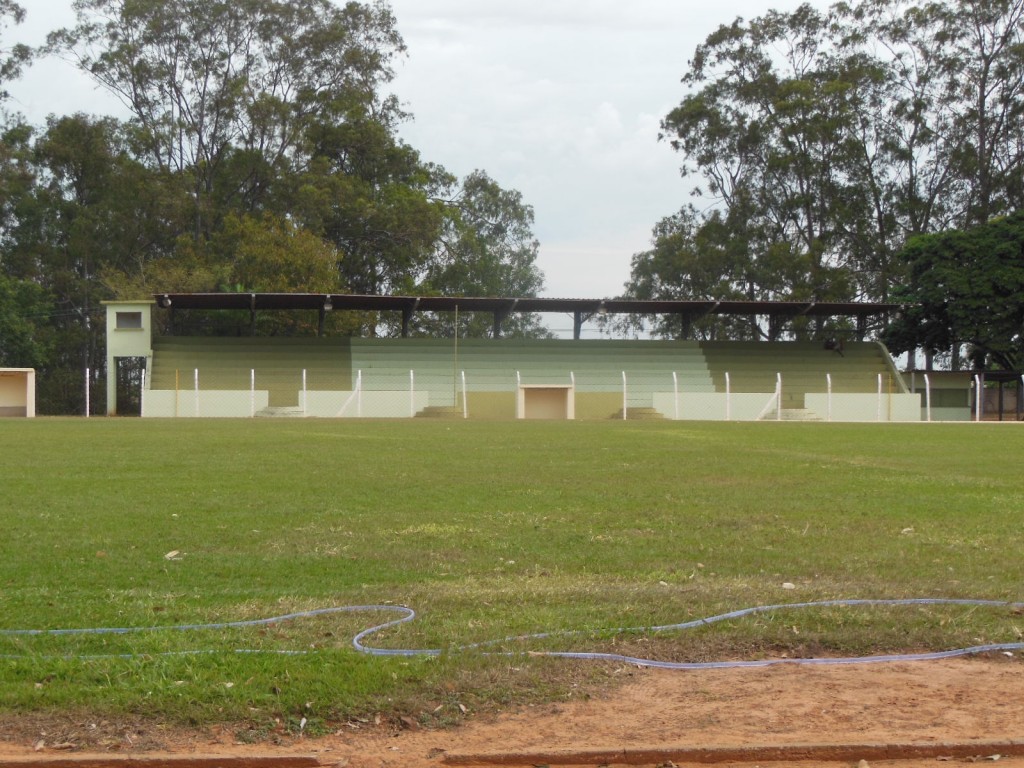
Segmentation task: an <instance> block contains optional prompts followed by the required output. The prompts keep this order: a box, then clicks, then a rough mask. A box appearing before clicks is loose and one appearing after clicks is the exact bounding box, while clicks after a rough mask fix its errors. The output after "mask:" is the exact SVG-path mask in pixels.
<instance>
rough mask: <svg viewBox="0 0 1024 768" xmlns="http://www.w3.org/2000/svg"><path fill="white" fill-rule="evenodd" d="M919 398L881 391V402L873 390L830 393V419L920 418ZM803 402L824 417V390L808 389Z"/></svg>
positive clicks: (891, 419)
mask: <svg viewBox="0 0 1024 768" xmlns="http://www.w3.org/2000/svg"><path fill="white" fill-rule="evenodd" d="M921 400H922V396H921V395H920V394H906V395H904V394H900V395H889V394H883V395H882V398H881V403H879V398H878V395H877V394H865V393H843V394H833V395H832V421H920V420H921ZM804 403H805V404H806V406H807V407H808V408H810V409H811V410H813V411H814V412H815V413H817V414H818V415H819V416H821V418H823V419H824V418H827V416H828V412H829V408H828V395H827V394H825V393H823V392H822V393H818V392H808V393H807V396H806V398H805V400H804ZM879 406H881V407H879ZM879 410H881V418H879Z"/></svg>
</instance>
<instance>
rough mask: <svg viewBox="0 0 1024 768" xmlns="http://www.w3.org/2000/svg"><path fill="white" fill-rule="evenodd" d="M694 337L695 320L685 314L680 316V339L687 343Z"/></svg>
mask: <svg viewBox="0 0 1024 768" xmlns="http://www.w3.org/2000/svg"><path fill="white" fill-rule="evenodd" d="M692 335H693V319H692V318H691V317H690V315H688V314H686V313H685V312H682V313H680V315H679V339H680V340H681V341H685V340H686V339H689V338H690V337H691V336H692Z"/></svg>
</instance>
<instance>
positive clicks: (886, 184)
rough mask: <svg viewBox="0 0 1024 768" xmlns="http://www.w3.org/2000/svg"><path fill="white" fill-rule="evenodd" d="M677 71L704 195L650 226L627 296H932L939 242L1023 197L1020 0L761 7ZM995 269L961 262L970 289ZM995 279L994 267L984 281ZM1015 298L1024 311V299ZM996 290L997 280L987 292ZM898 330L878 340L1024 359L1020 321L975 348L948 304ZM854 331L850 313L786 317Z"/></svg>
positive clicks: (736, 331) (721, 31)
mask: <svg viewBox="0 0 1024 768" xmlns="http://www.w3.org/2000/svg"><path fill="white" fill-rule="evenodd" d="M682 82H683V84H684V85H685V86H686V88H687V94H686V96H685V98H683V100H682V101H681V103H680V104H679V105H678V106H677V107H675V108H674V109H673V110H672V111H671V112H670V113H669V114H668V115H667V116H666V117H665V118H664V120H663V121H662V134H663V138H664V139H665V140H667V141H669V142H671V145H672V146H673V147H674V148H675V149H676V150H678V151H679V152H680V153H681V154H682V156H683V165H682V168H681V172H682V175H683V178H684V179H686V180H688V181H690V182H691V183H692V184H693V186H694V199H693V201H692V202H691V203H689V204H687V205H685V206H683V207H682V208H681V209H680V210H679V211H678V212H676V213H674V214H673V215H671V216H668V217H666V218H665V219H663V220H662V221H660V222H658V223H657V225H656V226H655V227H654V230H653V233H652V247H651V248H650V249H649V250H646V251H644V252H641V253H638V254H636V255H635V256H634V257H633V260H632V267H631V274H630V278H629V281H628V283H627V285H626V294H627V295H628V296H631V297H634V298H642V299H656V298H716V299H750V300H798V301H808V300H818V301H878V302H906V303H908V304H917V303H921V304H922V305H927V306H932V307H935V306H936V304H935V301H936V292H938V293H939V294H942V291H943V290H944V289H943V287H942V286H933V287H931V288H930V289H929V288H928V287H927V286H925V285H924V283H925V281H927V280H928V279H929V277H934V276H935V273H932V272H931V271H930V268H929V265H930V264H931V263H932V262H931V261H929V260H928V258H926V256H928V255H929V254H930V255H931V256H932V257H935V258H940V256H939V253H940V252H942V253H947V254H948V251H947V250H944V249H942V248H939V249H938V250H936V244H935V243H928V242H927V239H928V238H929V237H936V236H939V235H938V233H945V232H947V231H964V232H974V231H975V230H979V228H984V227H987V226H989V222H991V221H992V220H993V219H998V218H999V217H1006V216H1010V215H1011V214H1013V213H1014V212H1016V211H1019V210H1021V204H1022V199H1024V119H1022V118H1024V0H920V1H919V2H910V1H909V0H861V1H860V2H840V3H837V4H835V5H833V6H831V7H830V8H829V9H827V10H819V9H816V8H814V7H812V6H810V5H801V6H800V7H798V8H797V9H796V10H794V11H791V12H778V11H769V12H767V13H766V14H764V15H763V16H760V17H758V18H755V19H753V20H751V21H744V20H742V19H737V20H736V21H734V22H733V23H731V24H727V25H723V26H721V27H719V28H718V29H717V30H716V31H715V32H713V33H712V34H711V35H710V36H709V37H708V38H707V39H706V40H705V41H704V42H703V43H702V44H701V45H700V46H699V47H698V48H697V50H696V52H695V53H694V55H693V58H692V59H691V61H690V62H689V67H688V70H687V71H686V74H685V76H684V77H683V79H682ZM1014 222H1016V223H1015V224H1014ZM1020 227H1021V225H1020V220H1019V219H1016V220H1011V221H1010V222H1009V223H1008V224H1006V225H1003V229H1006V228H1009V229H1015V230H1016V232H1017V235H1016V237H1017V240H1016V242H1017V245H1016V250H1014V248H1013V247H1010V246H1008V245H1007V246H1006V247H1004V248H1003V249H1002V251H1001V253H1002V254H1003V256H1004V258H1009V259H1011V265H1010V266H1013V262H1012V260H1016V267H1015V268H1016V269H1019V268H1020V264H1019V262H1020V260H1021V259H1022V257H1024V252H1022V250H1021V246H1020V243H1021V240H1022V239H1024V238H1022V235H1021V229H1020ZM1004 234H1005V233H1004ZM970 237H979V238H981V239H984V238H985V235H984V234H983V233H980V231H979V232H977V233H975V234H972V235H970ZM921 238H924V241H921V240H920V239H921ZM1002 242H1003V243H1004V245H1005V243H1006V240H1005V237H1004V238H1003V240H1002ZM947 245H948V243H947ZM946 261H947V265H949V259H948V258H947V259H946ZM951 266H953V267H955V266H956V260H955V258H954V260H953V262H952V264H951ZM1006 266H1007V265H1006V263H1005V262H999V263H998V264H988V267H991V268H992V269H1000V268H1001V269H1004V271H1005V268H1006ZM985 268H986V264H985V262H983V261H982V260H980V259H974V260H972V261H970V262H969V263H968V262H967V261H964V260H963V259H961V260H960V263H959V269H960V270H961V272H960V274H961V277H962V278H963V279H962V280H961V281H960V283H961V285H960V286H959V287H960V288H963V283H964V282H965V281H967V280H969V279H971V278H970V277H969V276H968V274H967V270H971V271H972V272H973V271H974V270H978V269H985ZM1010 271H1011V272H1012V271H1013V269H1011V270H1010ZM954 272H956V269H954ZM1004 277H1005V275H1004ZM1001 279H1002V278H1000V276H999V275H998V274H997V273H994V272H992V271H991V270H990V271H989V272H987V273H986V275H985V277H984V278H982V282H984V281H988V282H990V283H992V282H995V283H999V282H1000V280H1001ZM1007 285H1009V283H1007ZM928 290H931V295H930V297H929V296H928V295H926V293H927V291H928ZM1009 296H1010V297H1011V298H1010V299H1009V300H1011V301H1014V302H1016V303H1015V305H1014V308H1015V310H1016V312H1017V314H1020V306H1021V304H1024V300H1022V298H1021V294H1020V293H1019V292H1010V293H1009ZM986 298H994V294H992V293H991V291H990V292H989V293H988V295H987V296H978V297H976V300H975V305H976V306H985V299H986ZM1007 300H1008V299H1006V298H1005V297H1004V298H1003V302H1004V303H1005V302H1006V301H1007ZM925 319H927V320H928V323H927V327H926V324H924V323H923V321H924V320H925ZM673 322H678V321H674V320H671V319H666V320H661V321H656V324H655V326H654V330H655V332H656V333H660V334H662V335H673V334H675V333H678V331H679V329H678V328H677V327H674V326H673V325H672V323H673ZM974 322H975V324H977V323H982V324H983V323H984V319H983V318H977V319H976V320H975V321H974ZM896 325H898V328H894V329H893V330H892V331H891V332H890V333H889V334H888V336H887V337H886V338H887V340H888V341H889V342H890V344H891V345H892V348H893V351H895V352H901V351H907V350H910V349H914V348H915V347H916V346H922V347H925V348H926V349H928V350H929V351H931V352H933V353H941V352H946V353H949V351H950V349H951V347H953V346H955V345H956V344H957V343H959V342H965V343H970V344H972V345H973V349H974V351H973V352H972V354H973V355H974V356H975V358H976V360H975V362H976V363H977V364H982V365H984V364H986V361H987V362H988V364H997V365H1018V366H1019V365H1020V363H1021V362H1022V360H1024V357H1022V356H1021V352H1022V351H1024V346H1022V343H1021V341H1020V340H1019V335H1020V332H1021V331H1022V330H1024V329H1022V328H1021V327H1020V326H1019V325H1018V327H1017V331H1016V332H1017V334H1018V340H1017V341H1015V342H1013V343H1012V344H1007V343H1003V342H1009V341H1010V339H1009V338H1005V339H1004V340H1003V342H1000V344H1002V346H1003V347H1006V349H1000V350H997V351H998V352H1000V354H1002V357H1000V358H999V359H994V358H993V357H992V356H991V354H989V353H990V352H991V351H992V348H991V347H990V346H985V344H987V342H985V343H982V340H983V339H984V338H987V335H986V334H985V333H979V332H977V329H974V328H965V327H963V323H962V322H961V323H960V324H959V325H957V324H955V323H954V322H953V317H952V316H950V315H949V314H948V313H947V316H945V317H944V318H943V317H937V316H935V315H934V314H929V315H927V316H923V315H921V313H920V311H917V312H916V313H915V314H913V316H910V315H906V316H904V317H903V319H902V320H901V321H900V322H898V323H897V324H896ZM940 326H941V327H942V328H943V332H941V333H940V332H939V330H938V328H939V327H940ZM764 330H765V329H763V328H761V327H760V326H759V325H758V324H757V323H756V321H753V320H750V319H746V318H731V319H721V318H707V319H706V320H704V321H703V322H702V323H701V324H700V327H699V332H700V333H701V334H703V335H704V336H706V337H716V336H717V337H720V338H758V337H761V336H763V334H764ZM848 330H849V329H847V328H846V327H845V326H844V325H843V322H842V321H838V320H837V321H834V322H831V323H829V324H826V325H821V324H817V325H816V324H814V323H813V321H807V320H805V321H802V322H801V321H796V322H794V323H793V324H792V325H791V326H790V328H789V329H788V331H789V333H791V334H796V335H801V334H812V333H819V334H828V335H834V334H836V333H837V332H838V333H842V332H844V331H848ZM875 330H876V332H881V331H882V330H883V327H878V328H876V329H875ZM1003 331H1005V328H1004V329H1003ZM996 335H999V334H996ZM1004 335H1005V334H1004ZM1011 347H1012V349H1013V350H1014V354H1011V355H1009V356H1007V355H1006V354H1005V353H1006V352H1007V351H1009V349H1010V348H1011Z"/></svg>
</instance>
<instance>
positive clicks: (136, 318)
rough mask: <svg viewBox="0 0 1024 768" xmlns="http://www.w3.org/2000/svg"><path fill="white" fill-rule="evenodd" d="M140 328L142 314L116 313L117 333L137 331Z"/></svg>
mask: <svg viewBox="0 0 1024 768" xmlns="http://www.w3.org/2000/svg"><path fill="white" fill-rule="evenodd" d="M141 328H142V313H141V312H118V313H117V330H119V331H126V330H130V331H137V330H140V329H141Z"/></svg>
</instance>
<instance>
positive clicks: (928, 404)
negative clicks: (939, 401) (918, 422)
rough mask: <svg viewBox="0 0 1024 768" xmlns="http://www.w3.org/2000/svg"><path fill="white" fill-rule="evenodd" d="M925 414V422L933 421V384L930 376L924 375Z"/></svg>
mask: <svg viewBox="0 0 1024 768" xmlns="http://www.w3.org/2000/svg"><path fill="white" fill-rule="evenodd" d="M924 413H925V421H931V420H932V382H931V380H930V379H929V378H928V374H927V373H926V374H925V375H924Z"/></svg>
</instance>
